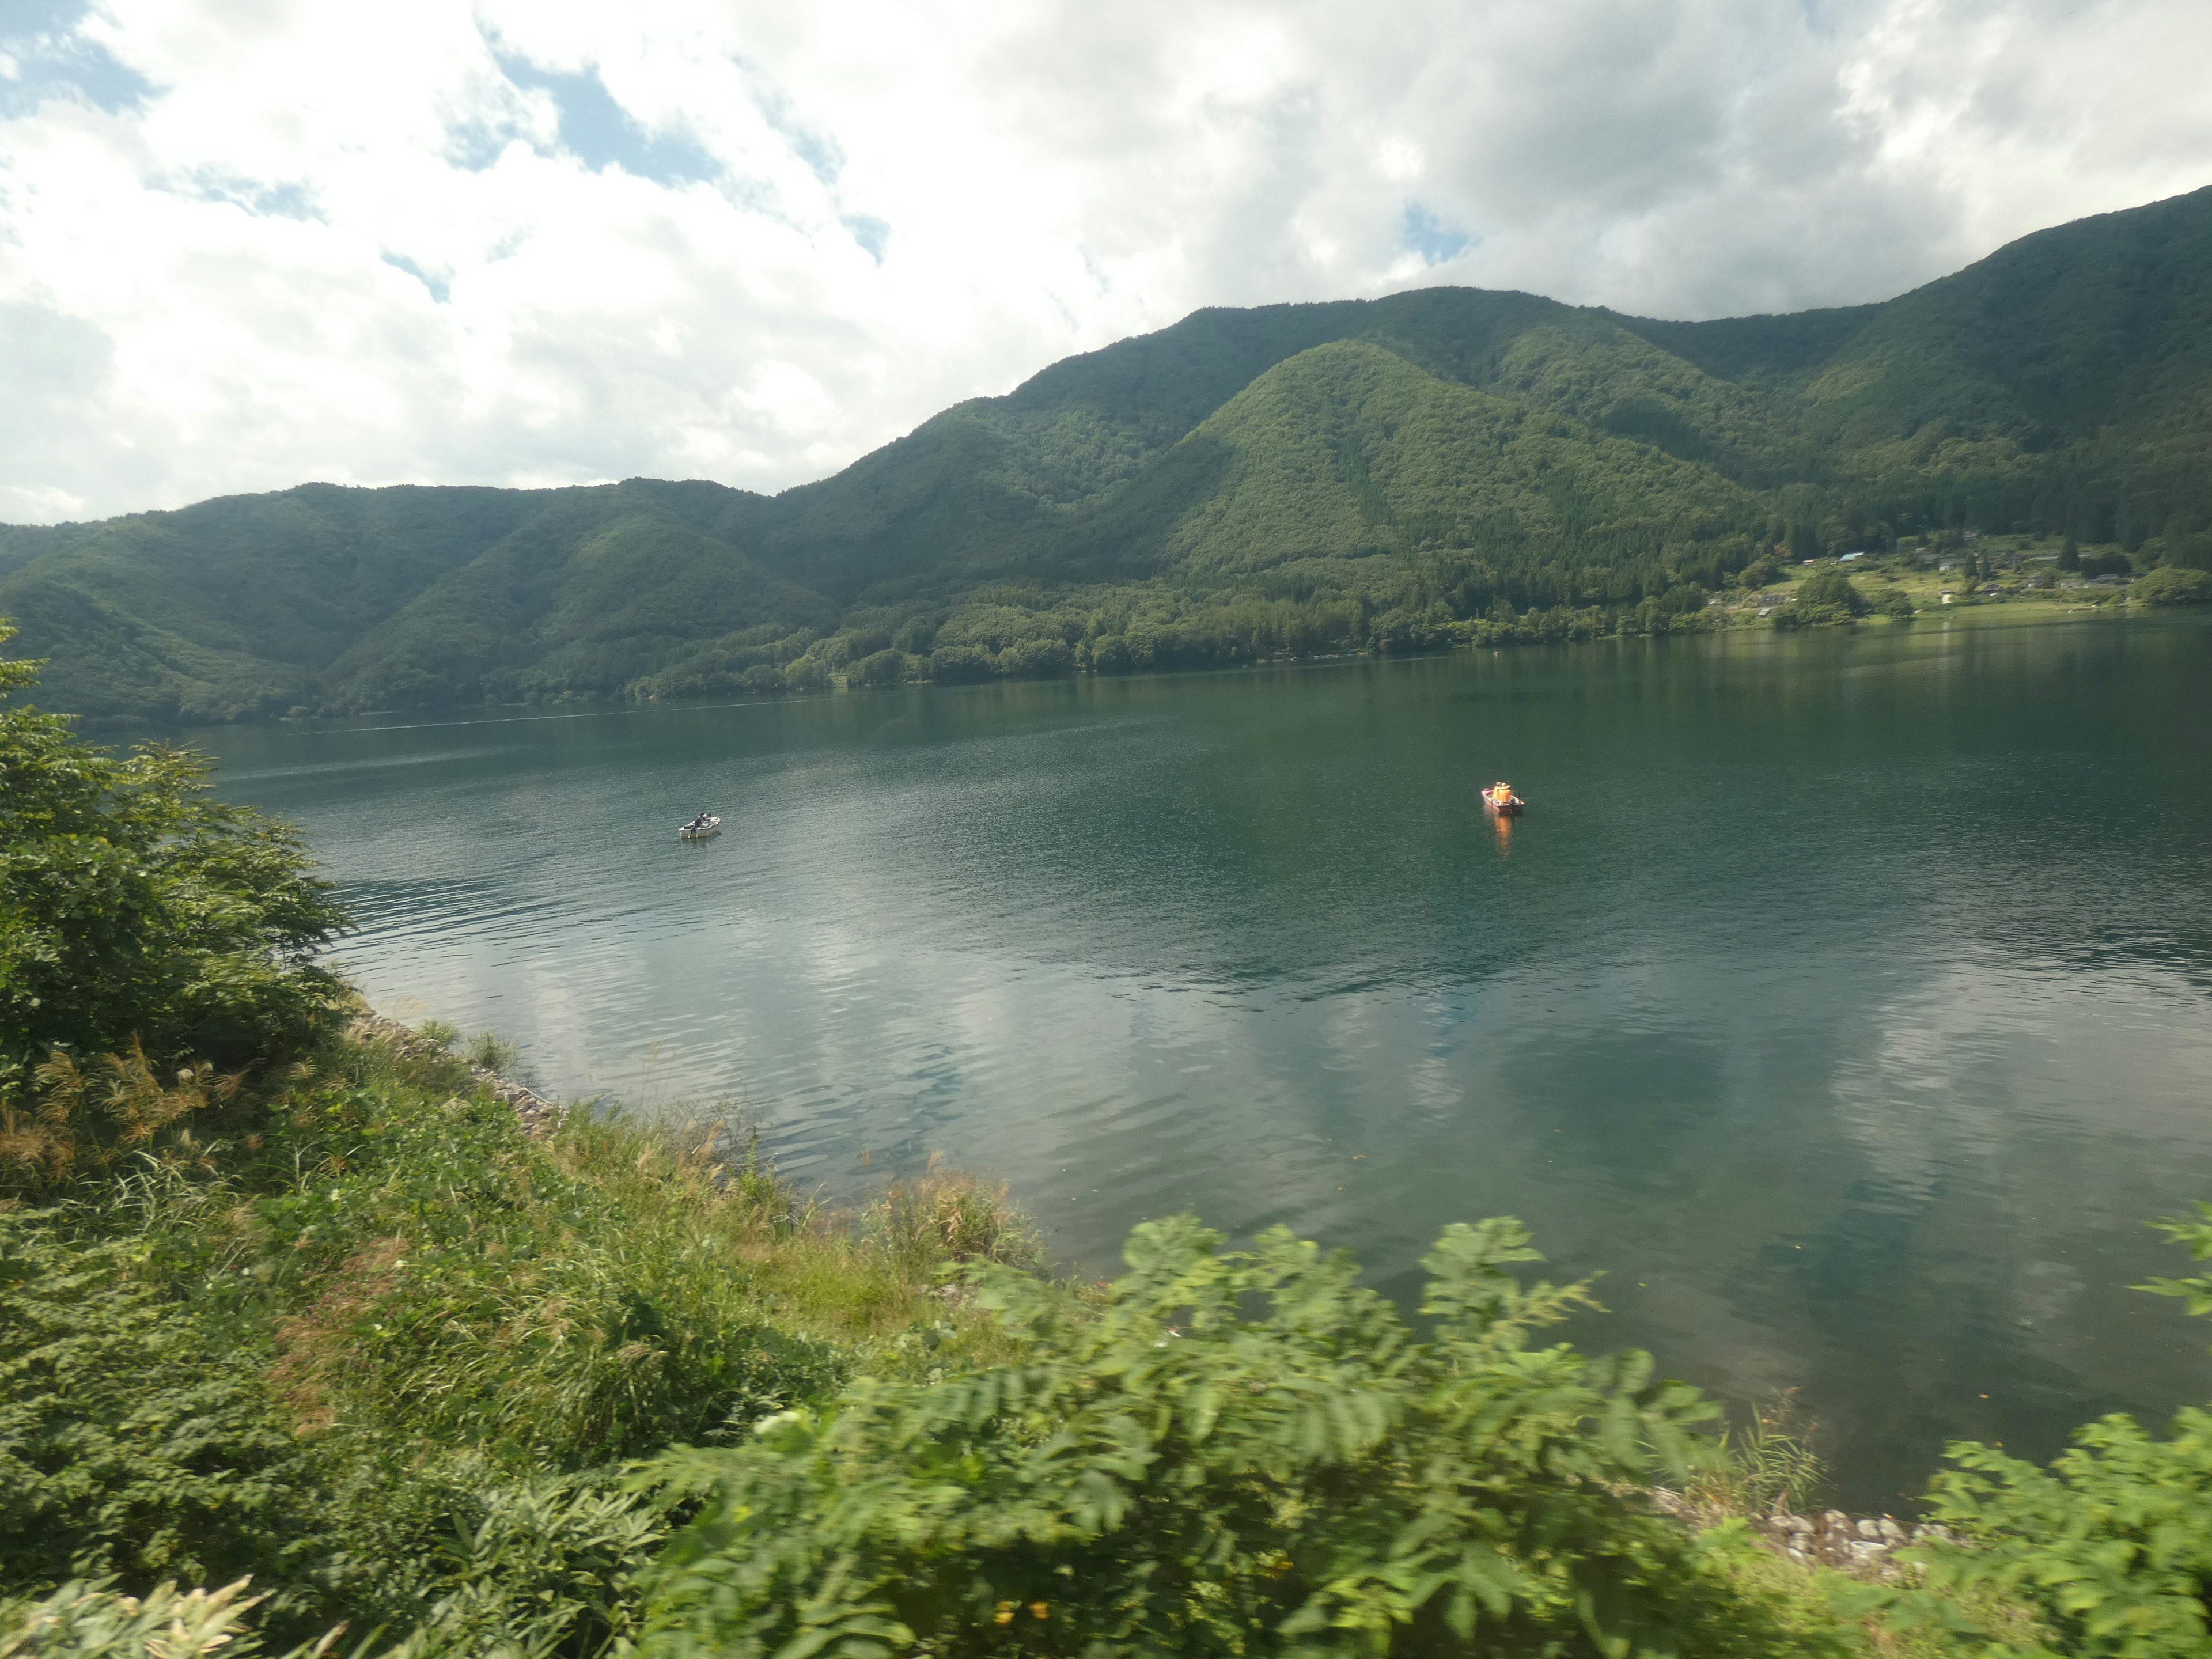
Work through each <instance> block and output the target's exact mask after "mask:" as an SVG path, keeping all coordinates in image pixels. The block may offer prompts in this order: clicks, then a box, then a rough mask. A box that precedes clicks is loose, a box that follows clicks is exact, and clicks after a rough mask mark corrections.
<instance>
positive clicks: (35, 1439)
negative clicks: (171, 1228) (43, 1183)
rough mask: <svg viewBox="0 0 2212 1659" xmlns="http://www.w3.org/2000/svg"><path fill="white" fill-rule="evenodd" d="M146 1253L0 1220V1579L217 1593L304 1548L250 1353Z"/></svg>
mask: <svg viewBox="0 0 2212 1659" xmlns="http://www.w3.org/2000/svg"><path fill="white" fill-rule="evenodd" d="M146 1256H147V1250H146V1248H145V1244H144V1242H143V1240H140V1239H138V1238H136V1237H124V1238H119V1239H112V1240H105V1241H99V1242H89V1243H88V1242H86V1241H83V1240H82V1239H76V1238H72V1237H70V1235H69V1233H68V1232H67V1231H65V1230H64V1228H63V1227H62V1226H61V1225H59V1223H58V1221H57V1220H55V1219H53V1218H50V1217H47V1216H44V1215H40V1214H38V1213H36V1212H24V1211H20V1210H18V1211H12V1212H11V1211H8V1210H0V1489H4V1490H5V1492H7V1494H8V1497H7V1501H6V1503H5V1504H0V1582H4V1583H9V1584H11V1585H13V1586H15V1587H16V1588H18V1589H23V1588H36V1589H48V1588H51V1587H52V1586H54V1585H56V1584H59V1583H64V1582H65V1581H67V1580H70V1579H74V1578H94V1577H105V1576H108V1575H120V1576H121V1577H122V1578H123V1579H124V1581H125V1583H126V1584H127V1585H128V1586H130V1587H132V1588H135V1589H138V1590H141V1591H148V1590H150V1589H152V1588H153V1587H154V1586H155V1583H158V1582H160V1581H161V1580H164V1579H167V1580H179V1581H184V1582H187V1583H189V1582H194V1581H197V1582H200V1583H226V1582H228V1581H229V1580H231V1579H233V1578H235V1577H240V1575H242V1574H246V1573H253V1574H256V1575H259V1576H262V1577H264V1578H265V1577H269V1576H270V1575H271V1574H276V1575H279V1576H282V1575H283V1574H284V1573H286V1572H287V1571H289V1567H291V1566H294V1565H298V1563H299V1562H300V1561H301V1559H302V1558H303V1557H304V1556H306V1555H308V1554H312V1553H313V1551H314V1549H315V1548H316V1546H317V1543H318V1536H319V1530H320V1528H319V1526H318V1525H317V1524H316V1508H317V1506H316V1504H314V1501H313V1498H312V1495H311V1494H312V1491H313V1486H314V1480H313V1470H312V1468H311V1466H310V1462H309V1459H308V1457H307V1454H306V1452H305V1451H304V1450H303V1449H302V1448H301V1444H300V1443H299V1442H298V1441H296V1440H295V1438H294V1437H293V1435H292V1434H291V1432H290V1431H289V1426H288V1425H286V1424H285V1423H284V1422H283V1419H281V1418H280V1417H279V1416H278V1415H277V1414H276V1412H275V1411H274V1410H272V1409H271V1407H270V1403H269V1401H268V1400H267V1397H266V1395H265V1394H264V1390H263V1388H262V1386H261V1376H260V1370H259V1365H258V1363H257V1358H256V1356H255V1354H254V1353H253V1352H252V1350H251V1348H248V1347H244V1346H240V1344H239V1343H238V1342H237V1340H235V1336H234V1334H231V1333H227V1332H224V1331H222V1330H220V1329H218V1328H211V1327H210V1324H209V1322H207V1321H206V1320H205V1319H204V1318H203V1317H201V1316H199V1315H197V1314H196V1313H195V1312H194V1311H193V1310H191V1308H189V1307H187V1306H185V1305H184V1304H182V1303H180V1302H179V1300H178V1299H177V1298H176V1297H173V1296H172V1295H170V1294H168V1293H167V1291H166V1290H165V1288H164V1287H163V1286H161V1284H160V1283H159V1281H158V1276H157V1275H155V1274H154V1273H150V1272H149V1270H148V1268H147V1267H146Z"/></svg>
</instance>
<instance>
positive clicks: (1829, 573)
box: [1797, 569, 1871, 617]
mask: <svg viewBox="0 0 2212 1659" xmlns="http://www.w3.org/2000/svg"><path fill="white" fill-rule="evenodd" d="M1797 603H1798V604H1799V605H1829V606H1832V607H1833V608H1835V609H1836V610H1838V611H1843V612H1844V613H1845V614H1846V615H1848V616H1853V617H1863V616H1865V615H1866V613H1867V611H1869V609H1871V607H1870V606H1869V605H1868V604H1867V598H1866V595H1865V594H1863V593H1862V592H1859V591H1858V589H1857V588H1856V587H1854V586H1851V579H1850V577H1849V576H1846V575H1845V574H1844V573H1843V572H1842V571H1840V570H1833V569H1831V570H1816V571H1814V573H1813V574H1811V575H1809V576H1808V577H1806V578H1805V580H1803V581H1802V582H1800V583H1798V585H1797Z"/></svg>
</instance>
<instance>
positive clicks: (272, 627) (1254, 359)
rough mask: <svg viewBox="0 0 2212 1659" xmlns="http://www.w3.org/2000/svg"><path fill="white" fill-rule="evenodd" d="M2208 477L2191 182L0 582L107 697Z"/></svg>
mask: <svg viewBox="0 0 2212 1659" xmlns="http://www.w3.org/2000/svg"><path fill="white" fill-rule="evenodd" d="M2208 480H2212V191H2197V192H2196V193H2194V194H2192V195H2189V196H2185V197H2176V198H2174V199H2173V200H2172V201H2167V202H2161V203H2156V204H2152V205H2150V206H2148V207H2145V208H2141V209H2136V210H2132V211H2130V212H2127V213H2120V214H2108V215H2104V216H2100V217H2098V218H2094V219H2088V220H2083V221H2081V222H2078V223H2075V224H2071V225H2065V226H2061V227H2058V228H2056V229H2052V230H2048V231H2044V232H2040V233H2038V234H2035V235H2033V236H2030V237H2027V238H2024V239H2022V240H2021V241H2019V242H2016V243H2014V244H2012V245H2010V246H2008V247H2005V248H2002V249H2000V250H1998V251H1997V252H1996V253H1994V254H1992V255H1990V257H1989V258H1986V259H1984V260H1981V261H1979V262H1978V263H1977V264H1974V265H1972V266H1970V267H1968V268H1967V269H1966V270H1963V271H1960V272H1959V273H1957V274H1956V275H1954V276H1948V277H1945V278H1943V279H1942V280H1941V281H1939V282H1936V283H1929V284H1928V285H1927V286H1926V287H1923V288H1921V289H1916V290H1914V291H1913V292H1912V293H1911V294H1907V295H1903V296H1901V297H1899V298H1898V299H1896V300H1893V301H1888V302H1887V303H1885V304H1881V305H1873V306H1863V307H1844V308H1835V309H1829V310H1824V311H1816V312H1808V313H1801V314H1798V315H1795V316H1784V317H1754V318H1736V319H1721V320H1717V321H1712V322H1699V323H1677V322H1666V321H1658V320H1653V319H1639V318H1633V317H1626V316H1622V315H1620V314H1618V313H1612V312H1608V311H1605V310H1602V309H1595V308H1582V307H1571V306H1565V305H1562V304H1559V302H1557V301H1551V300H1547V299H1544V298H1541V296H1537V295H1528V294H1514V293H1491V292H1486V291H1483V290H1477V289H1425V290H1421V291H1418V292H1413V293H1408V294H1401V295H1392V296H1390V297H1389V298H1386V299H1382V300H1373V301H1334V302H1328V303H1322V304H1313V305H1293V306H1273V307H1261V308H1258V309H1255V310H1243V311H1238V310H1225V309H1212V310H1206V311H1200V312H1197V313H1193V314H1192V315H1191V316H1189V317H1188V318H1185V319H1183V320H1182V322H1180V323H1177V324H1176V325H1174V326H1173V327H1170V328H1167V329H1164V330H1161V331H1159V332H1158V333H1155V334H1151V335H1146V336H1143V337H1138V338H1135V339H1131V340H1124V341H1121V342H1119V343H1115V344H1114V345H1111V346H1108V347H1106V348H1104V349H1101V350H1098V351H1094V352H1089V353H1085V354H1084V355H1083V356H1077V357H1072V358H1069V359H1066V361H1064V362H1059V363H1055V364H1053V365H1052V366H1050V367H1049V368H1046V369H1044V370H1042V372H1041V373H1039V374H1036V375H1035V376H1033V377H1032V378H1031V379H1030V380H1027V381H1025V382H1024V384H1023V385H1021V386H1018V387H1017V388H1015V389H1014V390H1013V391H1012V392H1009V393H1007V394H1006V396H1004V397H1001V398H977V399H974V400H971V401H969V402H967V403H963V404H957V405H956V406H954V407H953V408H951V409H949V410H945V411H944V412H943V413H942V414H940V415H938V416H934V417H933V418H932V419H931V420H929V421H927V422H924V423H923V424H922V425H921V427H919V428H916V429H915V431H914V432H913V433H911V434H909V435H908V436H906V437H904V438H902V439H900V440H898V441H896V442H895V443H892V444H890V445H887V446H886V447H884V448H883V449H881V450H878V451H877V452H876V453H873V454H871V455H868V456H865V457H863V458H861V459H860V460H859V461H857V462H855V463H854V465H851V466H850V467H848V468H847V469H845V471H842V472H840V473H839V474H837V475H836V477H831V478H827V479H823V480H822V481H821V482H819V483H813V484H808V485H805V486H802V487H800V488H798V489H791V490H787V491H786V492H784V493H783V494H782V495H777V496H775V497H772V498H771V497H765V496H761V495H752V494H750V493H748V492H745V491H741V490H732V489H724V488H721V487H720V486H718V485H714V484H711V483H696V482H694V483H657V482H654V481H651V480H644V479H632V480H630V481H629V482H627V483H622V484H618V485H606V486H599V487H594V488H589V489H568V490H548V491H518V490H495V489H427V488H405V489H385V490H360V489H338V488H335V487H332V486H328V485H303V486H301V487H300V488H298V489H291V490H286V491H282V492H279V493H276V494H273V495H258V496H239V497H231V498H226V499H224V500H220V501H207V502H203V503H200V504H199V505H197V506H196V507H189V508H186V509H184V510H183V511H181V512H176V513H141V514H133V515H131V516H129V517H126V518H123V519H117V520H109V521H107V522H105V523H101V524H94V525H76V526H58V527H52V528H39V529H30V528H22V529H7V528H0V614H6V615H14V616H16V617H19V618H20V619H21V622H22V623H23V629H24V635H25V641H24V642H25V644H26V645H27V647H30V648H32V649H33V650H36V651H39V652H41V653H46V654H47V655H49V656H50V657H51V658H52V668H51V669H50V670H49V671H48V674H47V681H46V683H47V695H48V696H50V697H52V699H53V700H54V701H55V702H57V703H58V704H59V705H60V706H63V707H70V708H78V709H81V710H83V711H86V712H88V713H91V714H99V715H103V716H107V717H112V718H119V719H135V720H149V719H151V720H180V719H181V720H189V719H209V718H214V719H228V718H238V717H241V716H247V715H253V714H268V713H272V712H276V713H281V712H283V711H284V710H285V709H288V708H294V707H298V706H306V707H309V708H325V709H333V710H337V709H365V708H438V707H449V706H454V705H458V704H465V703H472V702H483V701H486V700H488V699H489V700H491V701H501V702H503V701H513V700H532V699H545V698H561V697H598V696H617V695H621V694H622V693H623V691H624V690H626V689H627V690H629V691H630V692H631V693H632V694H633V695H648V696H650V695H683V694H685V693H693V692H702V691H729V690H745V689H751V690H781V689H782V688H784V687H786V686H788V685H800V686H805V685H810V684H819V683H822V681H823V679H824V678H826V677H827V676H828V675H829V674H832V673H837V672H843V671H848V668H851V667H852V665H855V664H858V663H860V662H861V660H862V659H874V661H873V664H872V665H871V666H869V667H867V668H866V671H865V672H864V673H863V674H862V677H863V678H869V677H877V678H880V677H882V676H884V675H886V674H892V675H896V674H900V673H915V672H923V673H930V674H933V675H936V676H938V677H939V678H962V677H967V678H973V677H975V676H976V675H979V674H983V673H991V672H1053V671H1066V668H1067V666H1069V665H1071V664H1073V662H1075V661H1077V660H1079V659H1084V660H1092V659H1096V660H1097V661H1099V662H1101V663H1104V662H1107V661H1109V660H1112V661H1115V662H1118V661H1119V660H1120V659H1119V658H1118V657H1116V656H1115V652H1116V651H1118V650H1119V649H1120V648H1121V647H1119V646H1115V647H1111V648H1107V647H1097V642H1098V641H1107V640H1115V641H1129V640H1146V641H1154V642H1155V644H1154V645H1151V646H1146V647H1143V648H1142V649H1139V648H1138V647H1131V649H1133V650H1135V651H1136V653H1137V655H1136V658H1134V659H1132V660H1138V659H1141V660H1146V661H1168V660H1175V661H1185V660H1188V661H1212V660H1231V659H1238V658H1239V657H1240V656H1243V657H1249V656H1250V655H1252V654H1255V653H1264V652H1267V651H1271V650H1277V649H1291V650H1297V649H1312V648H1359V647H1364V646H1367V645H1370V644H1371V643H1373V642H1374V641H1376V640H1378V639H1382V638H1384V637H1389V638H1391V639H1398V638H1413V639H1418V638H1419V637H1421V635H1420V626H1431V627H1432V626H1433V624H1434V623H1436V622H1437V621H1438V620H1440V619H1441V620H1449V618H1451V617H1461V616H1466V615H1468V614H1471V613H1472V611H1474V610H1488V609H1490V608H1494V607H1497V606H1499V605H1504V606H1509V607H1527V606H1530V605H1553V606H1566V607H1577V606H1579V607H1583V608H1584V609H1588V608H1589V607H1591V606H1596V607H1599V608H1601V609H1604V608H1607V607H1611V608H1612V609H1613V611H1619V610H1620V608H1621V607H1638V606H1643V607H1649V606H1650V605H1653V604H1656V603H1658V602H1659V601H1660V600H1661V599H1662V598H1663V599H1665V603H1666V605H1669V606H1676V607H1680V606H1688V605H1694V604H1695V603H1697V602H1698V601H1697V600H1696V597H1695V596H1696V593H1697V592H1698V591H1699V589H1700V588H1702V587H1705V586H1711V585H1713V584H1716V583H1717V582H1719V581H1721V580H1723V579H1724V578H1725V576H1726V575H1727V574H1728V573H1729V571H1730V570H1734V569H1736V568H1741V566H1742V565H1744V564H1745V563H1746V562H1748V561H1749V560H1751V559H1752V558H1753V557H1754V556H1757V555H1758V554H1759V552H1760V551H1761V550H1765V549H1767V548H1770V547H1771V546H1773V545H1774V544H1777V543H1778V542H1786V543H1788V544H1790V546H1791V547H1794V548H1798V549H1802V547H1804V546H1805V545H1807V544H1814V545H1822V544H1826V545H1834V544H1839V543H1844V542H1850V543H1857V544H1868V543H1877V544H1878V543H1881V542H1882V541H1883V540H1885V539H1886V538H1890V537H1893V536H1895V535H1897V534H1900V533H1908V532H1917V531H1927V530H1935V529H1942V528H1948V527H1954V526H1966V525H1973V526H1979V527H1982V528H1985V529H2005V528H2014V527H2030V526H2032V527H2035V528H2039V529H2048V530H2052V531H2059V532H2067V533H2071V534H2075V535H2077V536H2079V537H2080V538H2081V539H2082V540H2084V541H2100V542H2108V541H2115V540H2117V541H2118V542H2120V543H2121V544H2124V545H2125V546H2126V547H2128V548H2129V549H2130V550H2131V551H2135V550H2143V549H2148V551H2143V552H2140V553H2139V558H2141V559H2142V560H2145V561H2148V562H2155V561H2156V560H2157V559H2160V558H2171V559H2175V560H2181V561H2189V562H2206V561H2207V560H2208V559H2212V537H2208V535H2207V532H2212V484H2208ZM1285 607H1287V609H1286V608H1285ZM1638 614H1639V615H1640V616H1643V617H1646V619H1647V620H1648V617H1649V616H1650V614H1651V613H1650V611H1648V609H1647V610H1645V611H1639V613H1638ZM1392 617H1397V618H1401V619H1405V618H1425V619H1426V621H1425V623H1421V624H1420V625H1419V626H1417V625H1416V624H1415V623H1413V622H1411V621H1401V622H1395V623H1394V622H1389V618H1392ZM1317 619H1318V620H1317ZM1377 629H1382V630H1383V631H1382V632H1381V633H1377V632H1376V630H1377ZM1392 629H1395V630H1396V631H1395V632H1393V631H1391V630H1392ZM1407 629H1411V630H1412V631H1411V632H1407ZM1178 630H1180V631H1179V632H1178ZM1158 641H1168V643H1166V644H1158ZM1176 641H1180V643H1179V644H1178V643H1176ZM1094 647H1097V648H1096V649H1094ZM1101 650H1103V651H1104V655H1103V656H1101V655H1100V654H1099V652H1100V651H1101ZM1146 651H1152V652H1153V653H1154V654H1153V655H1151V656H1146V654H1145V653H1146ZM1160 652H1165V653H1168V654H1167V655H1164V656H1163V655H1160V654H1158V653H1160ZM887 653H889V654H887ZM948 653H949V654H948ZM1086 653H1087V654H1086ZM854 671H856V672H859V671H860V670H854Z"/></svg>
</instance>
